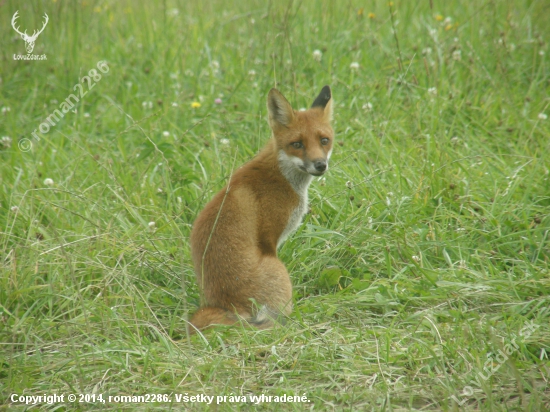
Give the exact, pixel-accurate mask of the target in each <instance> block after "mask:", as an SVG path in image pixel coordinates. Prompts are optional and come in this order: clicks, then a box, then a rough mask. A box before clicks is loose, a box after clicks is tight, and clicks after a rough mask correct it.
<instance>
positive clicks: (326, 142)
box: [321, 137, 328, 146]
mask: <svg viewBox="0 0 550 412" xmlns="http://www.w3.org/2000/svg"><path fill="white" fill-rule="evenodd" d="M321 144H322V145H323V146H326V145H327V144H328V138H327V137H323V138H322V139H321Z"/></svg>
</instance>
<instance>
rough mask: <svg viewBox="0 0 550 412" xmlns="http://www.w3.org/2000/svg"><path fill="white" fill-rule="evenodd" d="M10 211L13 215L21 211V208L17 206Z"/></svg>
mask: <svg viewBox="0 0 550 412" xmlns="http://www.w3.org/2000/svg"><path fill="white" fill-rule="evenodd" d="M10 210H11V211H12V212H13V213H17V212H18V211H19V208H18V207H17V206H12V207H11V208H10Z"/></svg>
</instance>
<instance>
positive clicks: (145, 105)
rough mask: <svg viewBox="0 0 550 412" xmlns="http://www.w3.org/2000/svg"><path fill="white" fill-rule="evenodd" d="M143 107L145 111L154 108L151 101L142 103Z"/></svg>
mask: <svg viewBox="0 0 550 412" xmlns="http://www.w3.org/2000/svg"><path fill="white" fill-rule="evenodd" d="M141 106H142V107H143V108H144V109H152V108H153V102H151V101H145V102H142V103H141Z"/></svg>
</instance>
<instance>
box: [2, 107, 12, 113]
mask: <svg viewBox="0 0 550 412" xmlns="http://www.w3.org/2000/svg"><path fill="white" fill-rule="evenodd" d="M7 112H11V109H10V107H9V106H3V107H2V114H6V113H7Z"/></svg>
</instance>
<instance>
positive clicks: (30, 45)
mask: <svg viewBox="0 0 550 412" xmlns="http://www.w3.org/2000/svg"><path fill="white" fill-rule="evenodd" d="M18 13H19V10H17V11H16V12H15V14H14V15H13V18H12V19H11V25H12V27H13V29H14V30H15V31H16V32H17V33H18V34H20V35H21V38H22V39H23V40H25V48H26V49H27V53H29V54H30V53H32V50H33V49H34V42H35V41H36V38H37V37H38V35H39V34H40V33H42V32H43V31H44V29H45V28H46V24H48V21H49V20H50V19H49V18H48V15H47V14H46V13H44V24H43V25H42V28H41V29H40V30H38V31H37V30H35V31H34V32H33V34H32V36H29V35H28V34H27V30H25V32H24V33H21V32H20V31H19V28H18V27H16V26H15V21H16V20H17V18H18V17H19V16H18Z"/></svg>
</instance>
